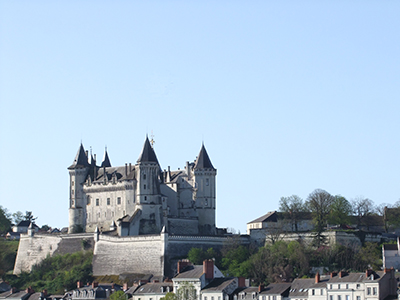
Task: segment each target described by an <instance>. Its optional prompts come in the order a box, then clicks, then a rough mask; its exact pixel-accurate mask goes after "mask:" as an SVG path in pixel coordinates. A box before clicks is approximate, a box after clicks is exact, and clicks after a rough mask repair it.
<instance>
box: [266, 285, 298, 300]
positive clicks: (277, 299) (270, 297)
mask: <svg viewBox="0 0 400 300" xmlns="http://www.w3.org/2000/svg"><path fill="white" fill-rule="evenodd" d="M290 286H291V283H271V284H269V285H268V286H267V287H266V288H263V287H262V286H261V288H260V292H259V294H258V299H260V300H284V299H286V298H288V296H289V290H290Z"/></svg>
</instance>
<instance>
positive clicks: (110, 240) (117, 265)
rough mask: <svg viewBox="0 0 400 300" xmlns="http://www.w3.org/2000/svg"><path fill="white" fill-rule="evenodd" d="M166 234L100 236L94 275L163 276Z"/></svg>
mask: <svg viewBox="0 0 400 300" xmlns="http://www.w3.org/2000/svg"><path fill="white" fill-rule="evenodd" d="M164 243H165V242H164V235H163V234H161V235H147V236H129V237H112V236H102V235H100V236H99V241H98V242H96V245H95V248H94V256H93V275H94V276H100V275H119V274H122V273H140V274H153V275H154V276H162V275H164V252H165V246H164V245H165V244H164Z"/></svg>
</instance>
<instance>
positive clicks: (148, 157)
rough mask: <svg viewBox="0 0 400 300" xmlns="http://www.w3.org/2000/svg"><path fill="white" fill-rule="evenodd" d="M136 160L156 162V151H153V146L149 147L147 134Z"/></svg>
mask: <svg viewBox="0 0 400 300" xmlns="http://www.w3.org/2000/svg"><path fill="white" fill-rule="evenodd" d="M137 162H138V163H140V162H155V163H157V164H158V160H157V156H156V153H155V152H154V149H153V147H151V145H150V141H149V138H148V137H147V136H146V140H145V141H144V145H143V149H142V153H140V156H139V158H138V160H137Z"/></svg>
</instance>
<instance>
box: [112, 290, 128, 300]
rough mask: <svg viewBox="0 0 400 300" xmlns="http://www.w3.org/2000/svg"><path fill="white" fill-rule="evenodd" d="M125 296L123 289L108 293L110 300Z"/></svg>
mask: <svg viewBox="0 0 400 300" xmlns="http://www.w3.org/2000/svg"><path fill="white" fill-rule="evenodd" d="M126 299H127V296H126V294H125V293H124V291H116V292H114V293H112V294H111V295H110V300H126Z"/></svg>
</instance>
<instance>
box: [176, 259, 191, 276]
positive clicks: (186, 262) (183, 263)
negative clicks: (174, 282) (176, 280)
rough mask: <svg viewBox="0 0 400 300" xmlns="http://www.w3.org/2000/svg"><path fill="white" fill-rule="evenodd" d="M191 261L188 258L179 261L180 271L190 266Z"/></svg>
mask: <svg viewBox="0 0 400 300" xmlns="http://www.w3.org/2000/svg"><path fill="white" fill-rule="evenodd" d="M190 265H191V264H190V261H189V260H188V259H182V260H180V261H178V269H177V271H178V273H182V272H183V270H184V269H185V268H186V267H187V266H190Z"/></svg>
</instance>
